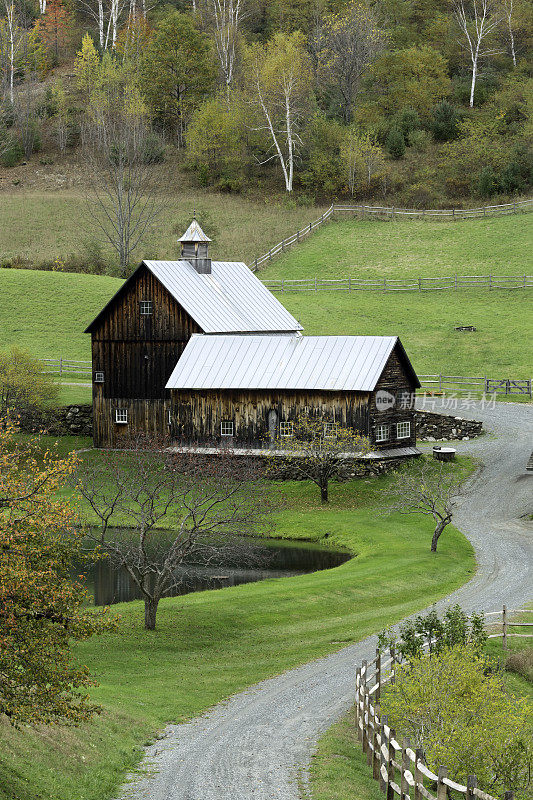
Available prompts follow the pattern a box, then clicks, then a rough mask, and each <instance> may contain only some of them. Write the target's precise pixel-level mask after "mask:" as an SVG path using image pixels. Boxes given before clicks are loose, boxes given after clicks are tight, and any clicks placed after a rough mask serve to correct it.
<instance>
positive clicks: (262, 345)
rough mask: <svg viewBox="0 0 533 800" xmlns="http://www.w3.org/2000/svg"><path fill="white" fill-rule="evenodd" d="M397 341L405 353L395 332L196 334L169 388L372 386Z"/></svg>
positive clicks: (343, 388)
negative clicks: (344, 334)
mask: <svg viewBox="0 0 533 800" xmlns="http://www.w3.org/2000/svg"><path fill="white" fill-rule="evenodd" d="M396 343H398V344H399V346H400V349H401V351H402V353H403V347H402V346H401V343H400V341H399V339H398V337H396V336H204V335H202V334H194V335H193V336H192V338H191V339H190V340H189V342H188V344H187V346H186V348H185V350H184V351H183V353H182V355H181V357H180V359H179V361H178V363H177V364H176V366H175V368H174V370H173V372H172V375H171V376H170V378H169V380H168V383H167V385H166V388H167V389H301V390H315V389H316V390H324V391H328V390H329V391H372V390H373V389H374V387H375V385H376V383H377V381H378V380H379V378H380V375H381V373H382V372H383V369H384V367H385V364H386V363H387V359H388V357H389V355H390V354H391V352H392V350H393V348H394V346H395V345H396ZM405 359H406V362H407V365H408V369H410V370H412V367H411V365H410V364H409V360H408V359H407V356H405ZM413 376H414V380H415V381H416V375H415V374H414V372H413Z"/></svg>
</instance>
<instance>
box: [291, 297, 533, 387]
mask: <svg viewBox="0 0 533 800" xmlns="http://www.w3.org/2000/svg"><path fill="white" fill-rule="evenodd" d="M277 296H278V297H279V298H280V299H281V301H282V302H283V304H284V305H285V306H286V307H287V308H288V310H289V311H290V312H291V313H292V314H294V316H295V317H296V318H297V319H298V320H299V321H300V322H301V323H302V325H303V326H304V328H305V333H306V334H307V335H312V334H313V335H321V334H352V335H353V334H372V335H380V334H381V335H389V336H390V335H391V334H396V335H398V336H400V338H401V340H402V343H403V345H404V347H405V349H406V350H407V353H408V355H409V357H410V359H411V361H412V363H413V366H414V368H415V370H416V371H417V372H419V373H420V374H434V373H439V372H442V373H445V374H448V375H480V376H483V375H486V376H487V377H494V378H498V377H501V378H507V377H510V378H512V377H516V378H522V379H525V378H529V377H531V374H532V367H531V347H529V346H528V343H529V342H531V341H532V339H533V314H532V313H531V306H532V300H533V290H531V289H526V290H524V291H523V292H522V291H520V292H518V291H517V292H514V293H513V292H511V291H504V290H502V291H498V292H489V291H485V290H477V291H476V290H472V291H469V292H464V293H459V292H454V291H448V292H428V293H422V294H419V293H417V292H399V293H397V294H396V293H390V294H381V293H379V292H351V293H350V294H348V293H347V292H302V293H301V294H294V293H290V292H286V293H284V294H282V295H277ZM457 323H459V324H461V325H474V326H475V327H476V328H477V330H476V331H475V332H473V333H465V332H460V331H455V330H454V327H455V326H456V325H457Z"/></svg>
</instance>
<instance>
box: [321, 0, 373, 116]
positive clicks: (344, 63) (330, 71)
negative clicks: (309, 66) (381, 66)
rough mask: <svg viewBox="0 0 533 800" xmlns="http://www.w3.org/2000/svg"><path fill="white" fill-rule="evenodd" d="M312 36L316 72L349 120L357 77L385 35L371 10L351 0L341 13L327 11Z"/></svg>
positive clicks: (356, 88) (359, 77)
mask: <svg viewBox="0 0 533 800" xmlns="http://www.w3.org/2000/svg"><path fill="white" fill-rule="evenodd" d="M316 37H317V38H316V39H315V43H314V50H315V51H316V52H317V59H318V75H319V77H321V78H322V80H323V81H324V82H325V83H326V86H328V87H331V88H330V91H333V92H334V93H335V96H336V98H338V102H339V105H340V108H341V112H342V116H343V119H344V121H345V122H346V123H349V122H350V121H351V118H352V113H353V106H354V102H355V98H356V95H357V92H358V91H359V85H360V82H361V77H362V75H363V73H364V71H365V69H367V67H368V66H369V65H370V64H371V63H372V62H373V61H374V59H375V58H376V57H377V56H378V55H379V53H380V52H381V51H382V50H383V47H384V44H385V37H384V35H383V33H382V32H381V31H380V30H379V28H378V24H377V21H376V19H375V17H374V15H373V12H372V11H371V10H370V9H369V8H367V7H366V6H364V5H362V4H361V3H359V2H354V1H353V0H352V2H350V3H349V4H348V6H347V8H346V11H345V12H344V13H340V14H330V15H329V16H328V17H327V18H326V21H325V24H324V25H323V26H322V27H320V28H319V29H317V33H316Z"/></svg>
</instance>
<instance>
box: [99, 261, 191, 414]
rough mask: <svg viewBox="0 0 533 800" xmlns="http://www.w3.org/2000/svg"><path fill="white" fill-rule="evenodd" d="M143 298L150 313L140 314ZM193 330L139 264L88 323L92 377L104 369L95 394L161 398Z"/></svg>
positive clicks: (174, 304) (167, 296)
mask: <svg viewBox="0 0 533 800" xmlns="http://www.w3.org/2000/svg"><path fill="white" fill-rule="evenodd" d="M142 300H150V301H151V302H152V313H151V314H146V315H144V314H141V313H140V303H141V301H142ZM193 333H201V329H200V327H199V326H198V325H197V324H196V323H195V322H194V320H192V319H191V317H190V316H189V315H188V314H187V312H186V311H185V310H184V309H183V308H182V307H181V306H180V304H179V303H177V302H176V300H175V299H174V298H173V297H172V295H171V294H170V293H169V292H168V291H167V290H166V289H165V287H164V286H163V285H162V284H161V283H160V282H159V281H158V280H157V279H156V278H155V277H154V276H153V275H152V273H151V272H150V271H149V270H148V269H147V268H146V267H144V266H143V267H141V269H140V270H139V271H138V272H137V275H136V276H135V278H134V279H133V280H132V282H131V283H130V284H129V285H128V287H127V288H126V290H125V291H124V292H123V293H122V294H120V295H119V296H118V297H117V298H116V299H115V300H114V302H113V303H112V304H111V306H110V307H109V308H108V309H107V310H106V311H105V313H104V314H103V315H102V316H101V318H100V319H99V320H98V321H97V323H96V324H95V325H94V327H93V330H92V356H93V378H94V372H96V371H102V372H103V373H104V383H103V384H102V385H101V388H100V387H98V385H95V391H94V397H95V398H96V397H98V396H99V395H100V394H101V395H103V397H104V398H112V397H121V398H129V399H133V398H140V399H148V398H154V399H155V398H163V397H166V396H167V395H168V393H167V392H166V390H165V384H166V382H167V380H168V378H169V377H170V373H171V372H172V370H173V369H174V367H175V366H176V362H177V360H178V358H179V357H180V355H181V354H182V352H183V350H184V349H185V346H186V344H187V342H188V341H189V339H190V337H191V336H192V334H193Z"/></svg>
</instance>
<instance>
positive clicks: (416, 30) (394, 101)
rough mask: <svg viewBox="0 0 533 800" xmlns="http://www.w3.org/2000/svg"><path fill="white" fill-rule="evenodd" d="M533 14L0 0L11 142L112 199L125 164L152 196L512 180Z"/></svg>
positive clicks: (480, 191) (447, 197)
mask: <svg viewBox="0 0 533 800" xmlns="http://www.w3.org/2000/svg"><path fill="white" fill-rule="evenodd" d="M532 21H533V10H532V5H531V3H530V2H529V0H174V1H173V2H171V3H168V2H162V0H159V1H158V0H156V2H155V3H153V4H149V5H148V4H146V3H145V0H38V2H37V0H2V5H1V6H0V78H1V91H2V102H1V106H0V161H1V163H2V165H3V168H4V170H9V169H12V168H13V167H15V166H16V165H17V164H20V163H21V162H24V161H28V160H30V163H31V164H33V165H35V168H36V171H38V172H39V173H41V174H42V173H43V172H44V173H46V172H53V171H54V169H56V168H57V167H58V165H60V166H61V168H62V169H63V171H64V165H65V164H66V163H69V164H70V166H71V167H72V166H73V167H74V170H75V171H76V172H78V173H79V174H80V175H82V176H87V178H86V182H87V184H88V185H90V188H91V189H93V190H94V191H96V190H97V189H99V192H100V196H101V197H102V196H103V197H105V198H107V201H109V202H110V203H114V202H115V201H116V197H115V194H116V192H115V189H111V190H110V188H109V186H110V183H111V184H113V185H114V186H115V188H116V184H117V172H119V173H120V178H119V180H120V181H122V185H123V186H124V185H127V186H128V187H129V189H128V191H129V192H130V195H131V194H133V197H134V198H135V202H136V203H137V204H138V205H141V204H142V203H143V202H146V198H151V196H152V194H153V191H154V186H157V187H158V189H159V190H160V191H162V192H165V193H172V192H175V191H178V190H179V189H180V188H181V187H183V184H184V181H185V182H186V184H187V185H192V186H195V185H196V186H211V187H215V188H217V189H219V190H221V191H224V192H234V193H244V194H252V195H254V196H257V195H258V194H262V195H264V194H267V193H268V195H271V193H272V192H278V193H284V192H288V193H294V194H295V196H296V200H297V202H301V203H312V202H316V201H317V200H318V201H321V200H324V199H332V198H333V197H339V196H345V197H352V196H353V197H355V198H358V199H360V198H365V199H368V200H371V199H372V200H376V201H378V200H379V201H381V200H383V199H386V200H387V202H388V204H392V205H393V204H396V205H401V204H403V205H409V206H426V207H431V206H438V205H461V204H462V205H468V204H469V203H471V202H473V201H476V202H478V200H479V199H483V200H484V201H486V200H488V199H489V198H493V199H495V198H496V199H497V198H503V197H506V198H507V197H509V196H516V195H517V194H520V193H522V194H523V193H527V192H529V190H530V188H531V184H532V180H533V177H532V176H533V155H532V150H531V144H530V142H531V133H532V132H533V125H532V121H531V114H532V108H533V79H532V77H531V64H530V62H529V61H528V54H530V52H531V42H532V30H533V25H532ZM96 178H98V182H99V185H98V187H95V186H94V185H93V184H94V182H95V180H96ZM4 179H6V181H7V182H9V174H7V178H6V172H4ZM84 180H85V178H84ZM6 181H5V182H4V184H3V185H4V188H5V183H6ZM20 182H21V179H20V178H19V177H18V176H17V177H16V178H14V179H13V180H12V183H14V184H15V185H18V184H19V183H20ZM132 187H133V188H132ZM140 197H142V198H143V201H141V200H140V199H139V198H140ZM119 202H120V201H119ZM147 202H148V205H147V206H146V208H145V209H144V211H145V215H147V216H150V215H151V213H152V212H155V201H154V202H152V200H151V199H148V201H147ZM127 204H131V197H130V198H129V199H128V201H127ZM142 227H143V226H142V225H141V226H140V227H138V228H137V229H136V230H135V237H136V236H142ZM135 237H134V238H135ZM122 248H123V251H120V249H119V250H117V255H118V258H119V261H120V262H121V264H125V263H126V262H127V261H128V260H129V259H130V255H131V253H130V252H129V245H128V244H125V245H124V244H123V245H122ZM124 248H125V252H124Z"/></svg>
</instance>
